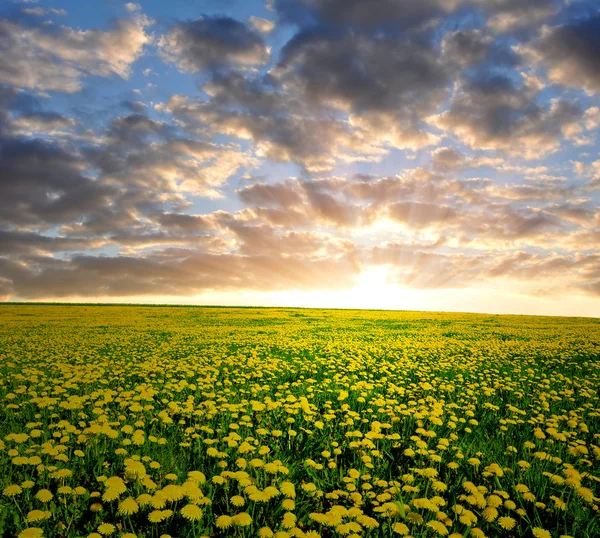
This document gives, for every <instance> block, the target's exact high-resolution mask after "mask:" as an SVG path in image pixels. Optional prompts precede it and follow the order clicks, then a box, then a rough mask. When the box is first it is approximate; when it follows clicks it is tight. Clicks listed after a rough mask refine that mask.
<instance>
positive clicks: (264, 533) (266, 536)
mask: <svg viewBox="0 0 600 538" xmlns="http://www.w3.org/2000/svg"><path fill="white" fill-rule="evenodd" d="M273 534H274V533H273V531H272V530H271V528H270V527H261V528H260V529H258V536H259V537H260V538H272V537H273Z"/></svg>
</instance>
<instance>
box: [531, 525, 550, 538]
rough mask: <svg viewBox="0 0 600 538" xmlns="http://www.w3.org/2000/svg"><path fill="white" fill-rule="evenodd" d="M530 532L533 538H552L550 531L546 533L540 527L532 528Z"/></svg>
mask: <svg viewBox="0 0 600 538" xmlns="http://www.w3.org/2000/svg"><path fill="white" fill-rule="evenodd" d="M532 532H533V535H534V536H535V538H552V534H550V531H547V530H546V529H542V528H540V527H533V531H532Z"/></svg>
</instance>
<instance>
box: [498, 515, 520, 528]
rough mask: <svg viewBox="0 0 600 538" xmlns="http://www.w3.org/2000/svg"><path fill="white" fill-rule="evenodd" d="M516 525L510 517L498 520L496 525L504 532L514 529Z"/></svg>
mask: <svg viewBox="0 0 600 538" xmlns="http://www.w3.org/2000/svg"><path fill="white" fill-rule="evenodd" d="M516 524H517V521H516V520H515V519H513V518H512V517H506V516H503V517H499V518H498V525H500V526H501V527H502V528H503V529H504V530H507V531H510V530H512V529H514V527H515V525H516Z"/></svg>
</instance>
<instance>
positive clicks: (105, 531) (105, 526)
mask: <svg viewBox="0 0 600 538" xmlns="http://www.w3.org/2000/svg"><path fill="white" fill-rule="evenodd" d="M97 530H98V532H99V533H100V534H102V535H103V536H108V535H110V534H112V533H113V532H115V530H116V528H115V526H114V525H111V524H110V523H102V524H101V525H100V526H99V527H98V529H97Z"/></svg>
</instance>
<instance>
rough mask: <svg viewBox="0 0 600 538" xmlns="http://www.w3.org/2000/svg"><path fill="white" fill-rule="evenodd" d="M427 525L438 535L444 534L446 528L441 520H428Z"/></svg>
mask: <svg viewBox="0 0 600 538" xmlns="http://www.w3.org/2000/svg"><path fill="white" fill-rule="evenodd" d="M427 526H428V527H430V528H431V529H433V530H434V531H435V532H436V533H437V534H438V535H439V536H446V535H447V534H448V528H447V527H446V525H444V524H443V523H442V522H441V521H429V522H428V523H427Z"/></svg>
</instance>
